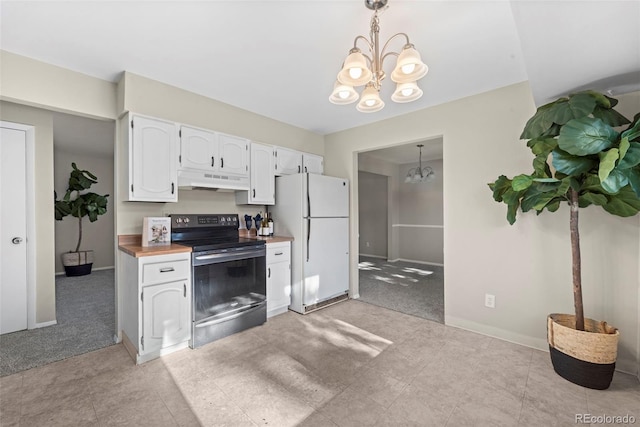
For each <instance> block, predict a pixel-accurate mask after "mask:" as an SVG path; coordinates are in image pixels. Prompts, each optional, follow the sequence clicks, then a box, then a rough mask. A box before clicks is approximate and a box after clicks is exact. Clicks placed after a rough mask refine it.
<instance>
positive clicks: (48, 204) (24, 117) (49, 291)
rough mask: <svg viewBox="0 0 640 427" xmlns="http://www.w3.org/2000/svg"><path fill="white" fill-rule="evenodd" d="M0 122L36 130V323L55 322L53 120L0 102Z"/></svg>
mask: <svg viewBox="0 0 640 427" xmlns="http://www.w3.org/2000/svg"><path fill="white" fill-rule="evenodd" d="M0 120H3V121H7V122H13V123H21V124H25V125H30V126H34V127H35V164H34V166H35V190H36V195H35V220H36V224H35V232H36V236H35V238H36V259H35V260H34V261H35V282H36V284H35V289H36V299H35V301H36V313H35V314H36V315H35V321H36V323H37V324H38V323H49V322H52V321H55V320H56V304H55V297H56V290H55V280H54V273H55V270H54V244H55V243H54V233H53V230H54V222H55V221H54V218H53V203H52V202H53V119H52V115H51V113H48V112H46V111H44V110H39V109H36V108H31V107H27V106H22V105H17V104H14V103H10V102H0Z"/></svg>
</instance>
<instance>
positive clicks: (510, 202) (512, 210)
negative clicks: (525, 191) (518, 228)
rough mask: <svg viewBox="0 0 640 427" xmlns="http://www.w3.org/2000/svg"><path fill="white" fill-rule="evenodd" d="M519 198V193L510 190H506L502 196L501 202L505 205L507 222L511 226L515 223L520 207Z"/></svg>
mask: <svg viewBox="0 0 640 427" xmlns="http://www.w3.org/2000/svg"><path fill="white" fill-rule="evenodd" d="M520 196H521V193H520V192H515V191H513V190H512V189H509V190H507V191H506V192H505V193H504V195H503V200H504V202H505V203H506V204H507V221H508V222H509V224H511V225H513V223H514V222H516V214H517V213H518V207H519V206H520Z"/></svg>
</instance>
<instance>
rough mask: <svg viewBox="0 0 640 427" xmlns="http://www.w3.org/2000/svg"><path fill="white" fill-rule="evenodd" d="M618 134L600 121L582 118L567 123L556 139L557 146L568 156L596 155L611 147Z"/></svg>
mask: <svg viewBox="0 0 640 427" xmlns="http://www.w3.org/2000/svg"><path fill="white" fill-rule="evenodd" d="M617 136H618V132H616V131H615V130H614V129H613V128H612V127H611V126H608V125H607V124H605V123H604V122H603V121H602V120H600V119H592V118H590V117H583V118H580V119H573V120H571V121H569V122H568V123H567V124H566V125H564V127H563V128H562V130H561V131H560V136H559V137H558V146H559V147H560V148H561V149H562V150H564V151H566V152H567V153H569V154H573V155H575V156H585V155H589V154H597V153H599V152H600V151H602V150H606V149H607V148H609V147H611V145H612V144H613V142H614V141H615V140H616V138H617Z"/></svg>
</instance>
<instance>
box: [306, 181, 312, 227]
mask: <svg viewBox="0 0 640 427" xmlns="http://www.w3.org/2000/svg"><path fill="white" fill-rule="evenodd" d="M306 178H307V218H311V196H309V175H307V176H306Z"/></svg>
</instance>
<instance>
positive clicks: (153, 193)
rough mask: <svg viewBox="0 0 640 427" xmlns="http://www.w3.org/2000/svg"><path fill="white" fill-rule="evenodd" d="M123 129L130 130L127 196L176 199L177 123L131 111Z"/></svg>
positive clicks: (148, 198) (132, 198) (166, 199)
mask: <svg viewBox="0 0 640 427" xmlns="http://www.w3.org/2000/svg"><path fill="white" fill-rule="evenodd" d="M123 125H125V124H124V123H123ZM123 132H126V133H127V135H126V140H128V144H129V150H128V155H129V188H128V200H129V201H140V202H177V201H178V187H177V181H178V165H177V163H178V130H177V127H176V125H175V123H172V122H167V121H164V120H158V119H152V118H149V117H142V116H138V115H135V114H131V115H129V116H127V123H126V125H125V126H124V129H123Z"/></svg>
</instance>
